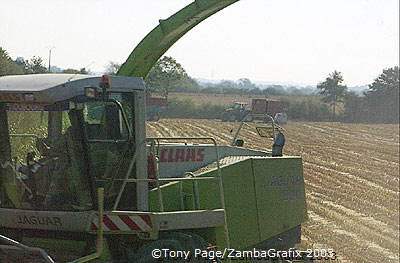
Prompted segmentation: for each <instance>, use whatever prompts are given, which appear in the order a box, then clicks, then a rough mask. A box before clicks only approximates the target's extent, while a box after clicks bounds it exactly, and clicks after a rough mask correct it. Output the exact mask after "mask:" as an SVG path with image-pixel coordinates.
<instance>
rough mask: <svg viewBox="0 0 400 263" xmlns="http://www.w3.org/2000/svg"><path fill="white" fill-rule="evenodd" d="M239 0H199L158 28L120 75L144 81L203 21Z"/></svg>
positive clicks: (163, 22) (143, 43) (140, 46)
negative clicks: (163, 57) (155, 66)
mask: <svg viewBox="0 0 400 263" xmlns="http://www.w3.org/2000/svg"><path fill="white" fill-rule="evenodd" d="M238 1H239V0H196V1H194V2H193V3H191V4H189V5H188V6H186V7H185V8H183V9H181V10H180V11H179V12H177V13H175V14H174V15H172V16H171V17H169V18H168V19H165V20H162V19H161V20H160V24H159V25H158V26H157V27H155V28H154V29H153V30H152V31H151V32H150V33H149V34H147V36H146V37H145V38H144V39H143V40H142V41H141V42H140V43H139V44H138V45H137V46H136V48H135V49H134V50H133V51H132V53H131V54H130V55H129V57H128V59H127V60H126V61H125V63H123V64H122V66H121V68H120V69H119V70H118V72H117V75H118V76H130V77H142V78H145V77H146V76H147V74H148V73H149V71H150V69H151V68H152V67H153V66H154V64H155V63H156V62H157V60H158V59H159V58H160V57H161V56H162V55H163V54H164V53H165V52H166V51H167V50H168V49H169V48H170V47H171V46H172V45H173V44H174V43H175V42H176V41H178V40H179V39H180V38H181V37H182V36H184V35H185V34H186V33H187V32H188V31H189V30H191V29H192V28H193V27H195V26H196V25H197V24H199V23H200V22H201V21H203V20H205V19H206V18H208V17H210V16H211V15H213V14H215V13H217V12H218V11H220V10H222V9H224V8H225V7H227V6H229V5H231V4H233V3H235V2H238Z"/></svg>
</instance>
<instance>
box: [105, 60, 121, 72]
mask: <svg viewBox="0 0 400 263" xmlns="http://www.w3.org/2000/svg"><path fill="white" fill-rule="evenodd" d="M120 67H121V64H120V63H117V62H114V61H110V62H108V64H107V66H106V70H105V73H106V74H108V75H115V74H117V72H118V70H119V68H120Z"/></svg>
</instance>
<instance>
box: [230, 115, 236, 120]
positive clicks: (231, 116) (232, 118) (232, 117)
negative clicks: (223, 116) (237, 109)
mask: <svg viewBox="0 0 400 263" xmlns="http://www.w3.org/2000/svg"><path fill="white" fill-rule="evenodd" d="M229 121H230V122H235V121H236V116H235V115H233V114H231V115H230V116H229Z"/></svg>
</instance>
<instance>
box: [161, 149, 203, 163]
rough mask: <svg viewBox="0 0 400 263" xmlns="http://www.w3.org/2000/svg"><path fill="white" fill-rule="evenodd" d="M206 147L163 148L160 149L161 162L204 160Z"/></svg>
mask: <svg viewBox="0 0 400 263" xmlns="http://www.w3.org/2000/svg"><path fill="white" fill-rule="evenodd" d="M204 150H205V149H204V148H169V149H168V148H163V149H161V150H160V162H168V163H171V162H202V161H204V157H205V154H204Z"/></svg>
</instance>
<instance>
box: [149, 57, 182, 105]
mask: <svg viewBox="0 0 400 263" xmlns="http://www.w3.org/2000/svg"><path fill="white" fill-rule="evenodd" d="M188 78H189V76H188V74H187V73H186V70H185V69H184V68H183V67H182V65H181V64H179V63H178V62H177V61H176V60H175V59H174V58H172V57H168V56H164V57H162V58H161V59H160V60H158V61H157V63H156V64H155V65H154V66H153V68H152V69H151V70H150V72H149V74H148V75H147V77H146V79H145V81H146V86H147V88H148V91H149V92H150V93H151V92H156V93H159V94H162V95H163V96H164V97H165V98H168V94H169V93H170V92H171V91H173V90H174V89H175V88H176V87H177V86H179V85H180V83H181V82H182V81H183V80H185V79H188Z"/></svg>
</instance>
